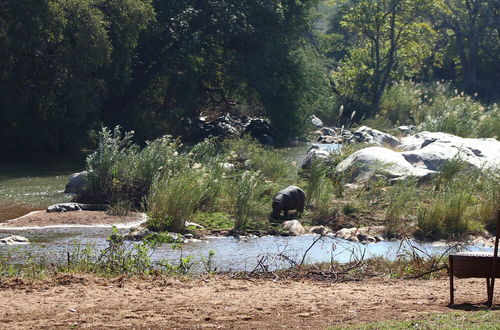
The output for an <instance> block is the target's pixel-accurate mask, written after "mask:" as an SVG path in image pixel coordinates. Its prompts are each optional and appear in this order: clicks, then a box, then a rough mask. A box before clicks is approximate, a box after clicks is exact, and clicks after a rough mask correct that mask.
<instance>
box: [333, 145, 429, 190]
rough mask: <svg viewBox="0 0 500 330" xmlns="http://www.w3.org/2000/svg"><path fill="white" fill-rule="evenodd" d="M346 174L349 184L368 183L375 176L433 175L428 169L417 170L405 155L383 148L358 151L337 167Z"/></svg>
mask: <svg viewBox="0 0 500 330" xmlns="http://www.w3.org/2000/svg"><path fill="white" fill-rule="evenodd" d="M336 170H337V172H339V173H344V174H345V175H346V178H347V179H348V182H360V181H367V180H369V179H370V178H371V177H373V176H374V175H377V174H378V175H383V176H384V177H386V178H388V179H394V178H406V177H418V178H422V177H425V176H428V175H430V174H432V173H433V171H429V170H427V169H420V168H415V167H413V166H412V164H410V163H409V162H408V161H407V160H406V159H405V157H403V155H401V154H400V153H397V152H395V151H393V150H391V149H387V148H383V147H368V148H364V149H361V150H358V151H356V152H355V153H353V154H352V155H350V156H349V157H347V158H346V159H344V160H343V161H342V162H340V163H339V164H338V165H337V167H336Z"/></svg>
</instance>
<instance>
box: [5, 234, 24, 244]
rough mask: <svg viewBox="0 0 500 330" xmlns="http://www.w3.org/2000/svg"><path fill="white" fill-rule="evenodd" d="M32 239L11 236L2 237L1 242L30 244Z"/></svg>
mask: <svg viewBox="0 0 500 330" xmlns="http://www.w3.org/2000/svg"><path fill="white" fill-rule="evenodd" d="M29 243H30V241H29V240H28V239H27V238H26V237H23V236H16V235H14V236H9V237H4V238H0V244H5V245H12V244H29Z"/></svg>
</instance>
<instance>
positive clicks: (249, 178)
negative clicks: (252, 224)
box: [234, 172, 258, 230]
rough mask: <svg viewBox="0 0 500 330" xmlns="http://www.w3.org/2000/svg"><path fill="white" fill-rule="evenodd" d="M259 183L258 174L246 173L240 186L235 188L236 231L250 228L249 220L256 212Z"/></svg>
mask: <svg viewBox="0 0 500 330" xmlns="http://www.w3.org/2000/svg"><path fill="white" fill-rule="evenodd" d="M257 183H258V177H257V174H256V173H251V172H245V173H243V174H242V175H241V177H240V180H239V184H238V185H237V186H235V187H236V192H235V197H236V198H235V199H236V200H235V210H236V212H235V213H236V221H235V223H234V228H235V229H238V230H241V229H246V228H247V226H248V223H249V220H250V219H251V217H252V215H253V213H254V211H255V202H254V200H255V193H256V187H257Z"/></svg>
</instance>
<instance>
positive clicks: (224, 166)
mask: <svg viewBox="0 0 500 330" xmlns="http://www.w3.org/2000/svg"><path fill="white" fill-rule="evenodd" d="M219 166H220V167H222V169H223V170H224V172H232V171H234V169H235V168H236V165H234V164H231V163H219Z"/></svg>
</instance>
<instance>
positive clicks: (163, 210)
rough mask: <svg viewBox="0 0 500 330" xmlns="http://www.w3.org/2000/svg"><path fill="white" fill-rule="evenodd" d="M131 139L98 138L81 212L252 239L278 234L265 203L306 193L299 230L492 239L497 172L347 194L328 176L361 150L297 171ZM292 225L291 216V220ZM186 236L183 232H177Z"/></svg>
mask: <svg viewBox="0 0 500 330" xmlns="http://www.w3.org/2000/svg"><path fill="white" fill-rule="evenodd" d="M131 139H132V135H131V133H126V134H122V133H121V132H120V130H119V129H115V130H114V131H113V132H111V131H109V130H107V129H103V130H102V131H101V132H100V133H99V143H98V148H97V150H96V151H95V152H94V153H93V154H92V155H90V156H89V157H88V159H87V171H88V173H89V174H88V180H89V181H88V183H89V188H88V190H87V191H86V192H85V193H83V194H81V195H79V196H77V200H79V201H82V202H87V203H88V202H94V203H95V202H97V203H109V204H110V206H111V208H110V211H109V212H111V213H115V214H122V213H126V212H128V211H129V210H131V209H140V210H143V211H145V212H147V213H148V222H147V226H148V227H149V228H150V229H152V230H154V231H159V232H163V231H174V232H178V233H179V232H180V233H182V232H185V230H186V226H185V223H186V221H195V222H196V223H199V224H201V225H203V226H204V227H205V228H207V229H226V230H231V229H235V230H237V231H240V230H247V231H248V230H259V231H263V232H267V233H281V226H280V222H281V221H283V220H284V219H272V218H271V217H270V213H271V200H272V197H273V195H274V194H275V193H276V192H277V191H279V190H281V189H283V188H285V187H287V186H289V185H292V184H294V185H298V186H299V187H302V188H303V189H304V191H305V193H306V196H307V199H306V211H305V213H304V214H302V215H301V216H300V221H301V222H302V223H303V224H305V225H327V226H329V227H331V228H333V229H340V228H343V227H353V226H357V227H359V226H366V225H385V226H386V233H385V234H386V235H387V236H389V237H404V236H407V235H416V236H418V237H419V238H463V237H464V236H466V235H468V234H476V233H481V232H482V231H483V230H484V229H485V228H486V229H489V230H490V231H492V232H493V231H494V215H495V212H496V210H498V209H500V187H499V185H498V182H499V180H500V177H499V173H498V171H495V170H493V169H491V170H487V169H482V170H479V169H476V168H471V167H470V166H468V165H467V164H466V163H465V162H464V161H462V160H461V159H460V157H456V158H454V159H452V160H450V161H448V162H446V163H444V165H443V166H442V167H441V168H440V172H439V173H437V174H436V175H434V176H433V178H431V179H430V180H428V181H427V182H417V181H415V180H404V181H401V182H398V183H396V184H394V183H391V182H390V180H389V179H385V178H384V177H382V176H381V177H376V176H375V177H374V178H373V179H372V180H370V181H368V182H366V183H365V184H362V185H360V187H359V188H356V189H352V188H348V187H346V185H345V184H346V183H347V182H348V179H347V174H345V173H342V172H337V171H336V170H335V166H336V165H337V164H338V163H339V162H340V161H342V160H343V159H345V158H346V157H347V156H348V155H350V154H351V153H353V152H354V151H356V150H359V149H360V148H364V147H366V146H367V145H366V144H350V145H347V146H344V148H343V152H342V153H341V154H332V155H331V158H330V160H329V161H326V162H325V161H314V162H313V164H312V167H311V168H310V169H309V170H299V169H298V167H297V164H294V162H292V161H290V160H287V159H286V157H285V156H284V155H283V151H284V149H270V148H264V147H262V146H261V145H260V144H259V143H258V142H256V141H254V140H252V139H250V138H249V137H245V138H244V139H239V138H233V139H227V140H225V141H223V142H222V143H221V142H219V141H217V140H206V141H204V142H201V143H199V144H197V145H195V146H191V147H188V146H183V145H181V144H179V143H178V142H177V141H174V140H172V139H171V138H170V137H163V138H161V139H158V140H155V141H153V142H151V143H149V144H148V145H147V146H146V147H145V148H143V149H140V148H139V147H138V146H137V145H135V144H133V143H131ZM292 217H296V215H292ZM187 230H189V228H187Z"/></svg>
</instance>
